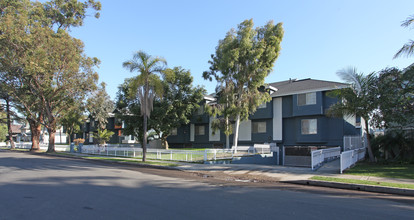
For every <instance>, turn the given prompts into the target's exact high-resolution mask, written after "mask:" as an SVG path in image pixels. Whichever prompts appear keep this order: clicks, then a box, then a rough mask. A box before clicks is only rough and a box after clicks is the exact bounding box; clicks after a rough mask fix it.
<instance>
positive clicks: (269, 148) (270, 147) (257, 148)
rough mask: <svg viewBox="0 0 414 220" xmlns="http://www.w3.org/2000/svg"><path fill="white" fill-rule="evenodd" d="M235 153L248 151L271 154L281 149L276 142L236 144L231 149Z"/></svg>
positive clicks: (249, 152)
mask: <svg viewBox="0 0 414 220" xmlns="http://www.w3.org/2000/svg"><path fill="white" fill-rule="evenodd" d="M229 150H232V151H234V153H243V152H244V153H248V154H270V153H271V152H276V151H279V147H277V146H276V144H254V145H253V146H237V148H235V147H234V146H233V147H232V148H231V149H229Z"/></svg>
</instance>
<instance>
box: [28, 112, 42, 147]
mask: <svg viewBox="0 0 414 220" xmlns="http://www.w3.org/2000/svg"><path fill="white" fill-rule="evenodd" d="M27 121H28V122H29V125H30V131H31V132H32V148H31V149H30V151H38V150H40V146H39V141H40V133H41V129H42V126H41V124H40V123H39V122H36V121H35V120H33V119H30V118H27Z"/></svg>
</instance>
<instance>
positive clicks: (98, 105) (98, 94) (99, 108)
mask: <svg viewBox="0 0 414 220" xmlns="http://www.w3.org/2000/svg"><path fill="white" fill-rule="evenodd" d="M105 87H106V84H105V83H101V86H100V88H98V89H97V90H96V91H94V92H93V93H92V94H91V96H90V97H89V98H88V100H87V104H86V108H87V109H88V112H89V114H90V116H91V117H92V118H93V119H94V120H97V121H98V124H97V125H98V129H100V130H105V128H106V124H107V123H108V118H109V114H110V113H112V112H113V111H114V108H115V106H114V103H113V102H112V100H111V97H110V96H109V95H108V93H106V90H105Z"/></svg>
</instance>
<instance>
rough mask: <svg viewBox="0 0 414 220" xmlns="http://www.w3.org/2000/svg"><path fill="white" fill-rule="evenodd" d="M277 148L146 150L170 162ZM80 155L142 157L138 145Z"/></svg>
mask: <svg viewBox="0 0 414 220" xmlns="http://www.w3.org/2000/svg"><path fill="white" fill-rule="evenodd" d="M15 145H16V148H21V149H30V148H31V145H32V144H31V143H28V142H25V143H16V144H15ZM47 148H48V145H47V144H40V149H41V150H47ZM278 149H279V148H278V147H276V146H273V147H270V145H268V144H267V145H266V144H263V145H254V146H248V147H240V148H238V150H237V151H235V150H234V149H206V150H165V149H147V154H146V156H147V158H148V159H157V160H172V161H208V160H217V159H231V158H233V157H234V156H246V155H254V154H259V153H261V154H269V153H271V152H272V151H277V152H278ZM55 150H56V151H66V152H69V151H70V146H69V145H55ZM81 150H82V153H85V154H94V155H103V156H115V157H142V148H141V145H139V144H107V145H106V146H98V145H83V146H82V147H81Z"/></svg>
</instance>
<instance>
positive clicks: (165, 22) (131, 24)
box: [71, 0, 414, 99]
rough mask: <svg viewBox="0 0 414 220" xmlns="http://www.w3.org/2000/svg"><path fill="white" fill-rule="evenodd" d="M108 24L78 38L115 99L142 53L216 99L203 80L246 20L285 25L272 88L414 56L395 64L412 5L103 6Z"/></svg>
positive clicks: (85, 29)
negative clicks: (181, 72) (180, 71)
mask: <svg viewBox="0 0 414 220" xmlns="http://www.w3.org/2000/svg"><path fill="white" fill-rule="evenodd" d="M100 2H101V3H102V11H101V12H100V14H101V17H100V18H99V19H95V18H94V17H93V16H92V15H93V13H92V11H91V12H90V13H89V14H90V16H88V17H87V18H86V19H85V23H84V25H83V26H82V27H78V28H72V29H71V35H72V36H74V37H76V38H79V39H81V40H82V41H83V42H84V43H85V53H86V55H88V56H90V57H97V58H98V59H100V60H101V64H100V66H99V68H97V72H98V73H99V81H100V82H105V83H106V84H107V87H106V89H107V92H108V94H109V95H110V96H111V98H112V99H115V98H116V93H117V91H118V86H119V85H120V84H122V83H123V82H124V80H125V79H126V78H129V77H133V76H136V75H137V74H138V73H137V72H133V73H131V72H129V70H127V69H125V68H123V67H122V63H123V62H124V61H127V60H130V59H132V56H133V54H134V53H135V52H136V51H139V50H142V51H145V52H146V53H148V54H150V55H151V56H160V57H163V58H165V59H166V60H167V62H168V67H170V68H172V67H175V66H181V67H182V68H184V69H187V70H190V71H191V73H192V76H193V77H194V85H201V86H204V87H205V89H206V90H207V92H208V93H212V92H214V89H215V86H216V82H215V81H213V82H209V81H207V80H204V79H203V78H202V73H203V71H206V70H208V69H209V66H210V65H209V64H208V61H209V60H210V57H211V54H214V53H215V48H216V46H217V45H218V41H219V40H221V39H223V38H224V37H225V35H226V33H227V32H228V31H229V30H230V29H231V28H237V25H238V24H240V23H241V22H243V21H244V20H246V19H253V22H254V24H255V26H256V27H258V26H263V25H265V24H266V23H267V22H268V21H270V20H273V21H274V23H279V22H282V23H283V28H284V31H285V34H284V37H283V40H282V43H281V47H282V50H281V52H280V56H279V58H278V59H277V60H276V63H275V65H274V68H273V72H271V73H270V74H269V76H268V77H267V78H266V83H272V82H277V81H283V80H288V79H289V78H292V79H305V78H312V79H319V80H328V81H338V82H341V79H340V78H339V77H338V76H337V75H336V72H337V71H338V70H341V69H343V68H347V67H349V66H352V67H356V68H357V69H358V71H359V72H362V73H365V74H368V73H371V72H374V71H380V70H382V69H384V68H386V67H398V68H400V69H402V68H405V67H407V66H408V65H410V64H411V63H414V57H408V58H407V57H401V58H398V59H393V55H394V54H395V53H396V52H397V51H398V49H400V48H401V47H402V46H403V45H404V44H405V43H406V42H408V41H409V39H414V30H412V29H410V28H404V27H401V23H402V21H404V20H405V19H406V18H407V17H408V16H410V15H413V14H414V1H413V0H284V1H281V0H269V1H265V0H255V1H245V0H235V1H233V0H218V1H216V0H209V1H194V0H188V1H186V0H174V1H167V0H165V1H162V0H161V1H137V0H117V1H114V0H100Z"/></svg>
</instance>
